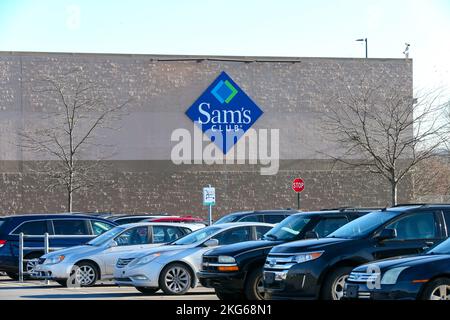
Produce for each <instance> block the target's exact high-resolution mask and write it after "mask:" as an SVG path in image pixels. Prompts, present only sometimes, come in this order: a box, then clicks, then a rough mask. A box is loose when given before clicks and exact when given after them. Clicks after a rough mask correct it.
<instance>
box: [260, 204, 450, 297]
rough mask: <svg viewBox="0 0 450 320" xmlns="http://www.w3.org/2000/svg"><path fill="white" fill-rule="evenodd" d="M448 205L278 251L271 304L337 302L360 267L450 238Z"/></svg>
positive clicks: (268, 285) (364, 223)
mask: <svg viewBox="0 0 450 320" xmlns="http://www.w3.org/2000/svg"><path fill="white" fill-rule="evenodd" d="M449 211H450V206H449V205H411V206H398V207H393V208H390V209H383V210H381V211H377V212H372V213H369V214H367V215H365V216H363V217H361V218H358V219H356V220H353V221H352V222H350V223H348V224H346V225H344V226H343V227H341V228H339V229H338V230H336V231H334V232H333V233H331V234H330V235H329V236H327V237H326V238H323V239H318V240H302V241H294V242H290V243H287V244H282V245H279V246H276V247H274V248H273V249H272V250H271V251H270V253H269V255H268V257H267V259H266V263H265V265H264V290H265V296H266V298H267V299H308V298H309V299H317V298H322V299H333V300H339V299H341V298H342V297H343V294H344V284H345V280H346V279H347V277H348V275H349V274H350V272H351V270H352V269H353V268H355V267H356V266H359V265H361V264H364V263H367V262H370V261H375V260H380V259H384V258H390V257H395V256H401V255H409V254H418V253H421V252H423V251H424V250H425V249H426V248H429V247H431V246H433V245H434V244H436V243H438V242H440V241H442V240H444V239H445V238H447V237H448V229H447V226H450V225H449V222H450V216H449V213H448V212H449Z"/></svg>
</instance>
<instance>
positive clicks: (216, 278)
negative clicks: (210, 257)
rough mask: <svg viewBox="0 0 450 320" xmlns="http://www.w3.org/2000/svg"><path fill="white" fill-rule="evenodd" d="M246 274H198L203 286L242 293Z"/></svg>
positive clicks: (201, 272)
mask: <svg viewBox="0 0 450 320" xmlns="http://www.w3.org/2000/svg"><path fill="white" fill-rule="evenodd" d="M245 275H246V273H245V272H228V273H225V272H203V271H200V272H198V273H197V277H198V279H199V281H200V283H201V285H202V286H204V287H207V288H215V289H221V290H224V291H240V290H242V289H243V288H244V284H245Z"/></svg>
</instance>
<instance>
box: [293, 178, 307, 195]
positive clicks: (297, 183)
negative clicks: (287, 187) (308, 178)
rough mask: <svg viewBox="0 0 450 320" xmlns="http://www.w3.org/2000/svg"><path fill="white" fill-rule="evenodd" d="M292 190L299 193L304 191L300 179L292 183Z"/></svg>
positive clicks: (303, 185)
mask: <svg viewBox="0 0 450 320" xmlns="http://www.w3.org/2000/svg"><path fill="white" fill-rule="evenodd" d="M292 190H294V191H295V192H297V193H299V192H302V191H303V190H305V183H304V182H303V180H302V179H301V178H296V179H294V181H292Z"/></svg>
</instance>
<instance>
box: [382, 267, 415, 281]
mask: <svg viewBox="0 0 450 320" xmlns="http://www.w3.org/2000/svg"><path fill="white" fill-rule="evenodd" d="M408 268H409V267H398V268H393V269H390V270H388V271H386V272H385V273H384V275H383V278H381V284H396V283H397V280H398V277H399V276H400V274H401V273H402V272H403V271H404V270H405V269H408Z"/></svg>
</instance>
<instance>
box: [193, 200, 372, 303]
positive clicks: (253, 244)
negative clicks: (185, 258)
mask: <svg viewBox="0 0 450 320" xmlns="http://www.w3.org/2000/svg"><path fill="white" fill-rule="evenodd" d="M370 211H372V210H370V209H351V208H346V209H340V210H329V211H318V212H302V213H297V214H294V215H291V216H290V217H288V218H286V219H285V220H283V221H282V222H280V223H279V224H278V225H276V226H275V227H274V228H273V229H272V230H270V231H269V232H268V233H266V234H265V235H264V237H263V240H260V241H247V242H243V243H238V244H232V245H229V246H223V247H220V248H216V249H213V250H210V251H208V252H206V253H205V254H204V255H203V269H202V271H201V272H200V273H198V277H199V279H200V282H201V283H202V285H203V286H205V287H209V288H215V291H216V294H217V296H218V297H219V298H220V299H223V300H228V299H236V298H246V299H249V300H262V299H263V298H264V293H263V292H262V290H261V289H262V269H263V265H264V262H265V260H266V257H267V254H268V253H269V251H270V249H272V247H274V246H276V245H279V244H282V243H286V242H290V241H295V240H300V239H305V238H320V237H325V236H327V235H328V234H330V233H331V232H333V231H335V230H336V229H338V228H339V227H341V226H343V225H345V224H346V223H348V222H349V221H352V220H354V219H356V218H359V217H361V216H362V215H364V214H366V213H369V212H370ZM231 265H233V266H234V268H235V269H234V270H232V272H230V271H229V270H231V269H229V268H228V269H227V268H222V269H221V267H227V266H231ZM221 270H223V271H221Z"/></svg>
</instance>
